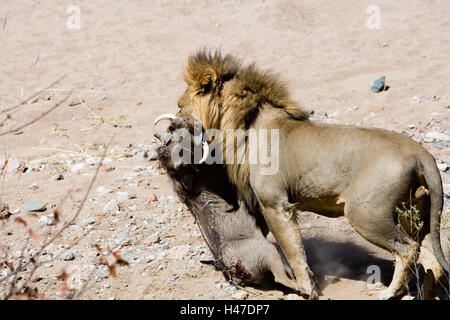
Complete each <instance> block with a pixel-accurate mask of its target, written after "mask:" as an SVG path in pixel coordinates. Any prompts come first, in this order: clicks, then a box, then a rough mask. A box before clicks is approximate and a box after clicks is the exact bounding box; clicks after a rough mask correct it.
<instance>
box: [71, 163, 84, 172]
mask: <svg viewBox="0 0 450 320" xmlns="http://www.w3.org/2000/svg"><path fill="white" fill-rule="evenodd" d="M85 166H86V164H85V163H83V162H80V163H77V164H75V165H74V166H73V167H72V169H71V170H72V172H78V171H81V169H83V168H84V167H85Z"/></svg>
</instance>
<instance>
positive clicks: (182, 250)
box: [167, 245, 191, 260]
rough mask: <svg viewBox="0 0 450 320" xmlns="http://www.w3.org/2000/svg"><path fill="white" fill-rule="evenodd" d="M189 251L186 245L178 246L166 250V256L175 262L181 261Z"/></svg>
mask: <svg viewBox="0 0 450 320" xmlns="http://www.w3.org/2000/svg"><path fill="white" fill-rule="evenodd" d="M190 250H191V248H190V246H188V245H180V246H176V247H173V248H170V249H168V250H167V251H168V252H167V255H168V256H169V257H170V258H172V259H175V260H182V259H183V257H186V256H187V255H188V254H189V251H190Z"/></svg>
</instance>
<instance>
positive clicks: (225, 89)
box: [178, 50, 309, 203]
mask: <svg viewBox="0 0 450 320" xmlns="http://www.w3.org/2000/svg"><path fill="white" fill-rule="evenodd" d="M184 80H185V82H186V85H187V88H186V91H185V92H184V94H183V95H182V96H181V98H180V99H179V100H178V107H179V108H180V111H179V112H178V116H181V117H186V116H191V117H193V118H194V119H196V120H198V121H200V122H201V123H202V126H203V129H204V130H208V129H217V130H219V132H220V134H221V135H222V139H221V140H220V143H221V144H222V148H223V151H224V152H223V155H224V157H225V154H226V152H227V151H229V150H232V151H231V152H233V153H234V156H235V157H236V159H237V157H238V156H237V154H244V155H245V157H246V156H247V153H248V148H247V144H248V140H247V138H244V140H243V142H244V143H239V142H238V143H236V145H235V143H234V139H233V140H232V141H231V140H230V141H227V140H226V139H225V135H226V133H227V131H228V130H237V129H241V130H244V131H245V130H247V129H249V128H251V126H252V123H253V122H254V120H255V119H256V118H257V116H258V114H259V113H260V111H261V110H263V107H267V106H269V107H270V108H274V109H276V110H277V112H276V114H277V115H278V116H279V117H289V118H293V119H298V120H305V119H308V117H309V113H308V112H307V111H305V110H303V109H302V108H301V107H300V106H299V105H298V104H297V103H296V102H295V101H293V100H292V99H291V96H290V94H289V91H288V89H287V86H286V85H285V84H284V83H283V82H281V81H280V80H279V78H278V77H277V76H275V75H274V74H272V73H271V72H269V71H263V70H261V69H259V68H258V67H257V66H256V65H255V64H250V65H247V66H244V65H243V64H242V63H241V61H240V60H239V59H238V58H236V57H234V56H231V55H222V54H221V53H220V51H214V52H210V51H205V50H203V51H200V52H198V53H196V54H194V55H192V56H191V57H189V59H188V63H187V66H186V68H185V71H184ZM225 150H227V151H225ZM224 162H225V164H226V167H227V172H228V174H229V178H230V180H231V181H232V182H233V183H234V184H235V185H236V186H237V187H238V189H239V190H240V192H241V193H243V195H244V198H245V199H246V201H247V203H249V202H253V200H252V199H251V198H252V196H251V194H249V193H248V189H249V185H248V183H249V165H248V164H247V163H242V162H241V163H238V161H236V162H234V163H232V164H230V163H226V161H225V159H224Z"/></svg>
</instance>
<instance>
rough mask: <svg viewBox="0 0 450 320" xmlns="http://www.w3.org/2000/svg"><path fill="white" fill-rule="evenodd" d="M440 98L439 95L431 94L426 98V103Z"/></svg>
mask: <svg viewBox="0 0 450 320" xmlns="http://www.w3.org/2000/svg"><path fill="white" fill-rule="evenodd" d="M439 99H440V97H439V96H431V97H428V98H427V103H430V102H434V101H438V100H439Z"/></svg>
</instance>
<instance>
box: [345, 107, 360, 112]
mask: <svg viewBox="0 0 450 320" xmlns="http://www.w3.org/2000/svg"><path fill="white" fill-rule="evenodd" d="M355 110H358V106H353V107H350V108H348V109H347V111H345V113H350V112H352V111H355Z"/></svg>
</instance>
